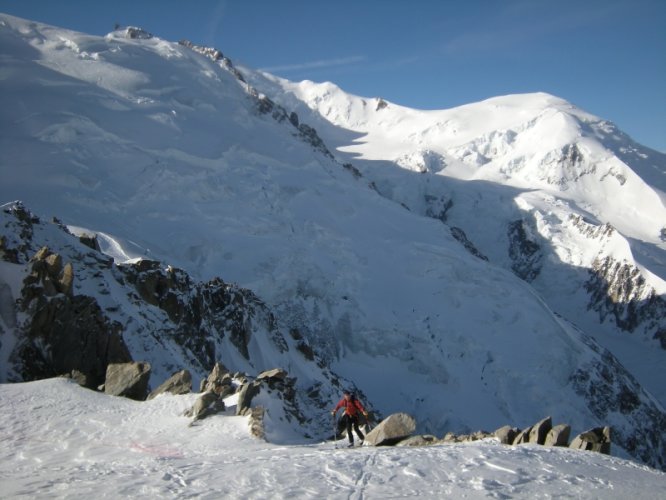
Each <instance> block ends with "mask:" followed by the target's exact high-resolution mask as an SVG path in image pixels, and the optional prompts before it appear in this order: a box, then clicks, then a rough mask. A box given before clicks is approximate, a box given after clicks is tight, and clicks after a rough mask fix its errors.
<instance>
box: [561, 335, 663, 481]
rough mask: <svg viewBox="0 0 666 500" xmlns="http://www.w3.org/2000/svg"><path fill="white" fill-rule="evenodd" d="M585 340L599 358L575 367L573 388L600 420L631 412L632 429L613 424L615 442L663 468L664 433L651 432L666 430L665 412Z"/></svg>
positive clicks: (604, 353)
mask: <svg viewBox="0 0 666 500" xmlns="http://www.w3.org/2000/svg"><path fill="white" fill-rule="evenodd" d="M584 340H585V342H586V343H587V344H588V347H590V349H592V350H593V351H596V352H598V353H599V354H600V355H601V361H600V362H598V361H595V358H591V359H590V361H589V362H588V363H586V364H583V365H582V366H580V367H579V368H578V370H577V371H576V372H575V373H574V374H573V375H572V377H571V384H572V386H573V388H574V390H575V391H576V392H578V393H579V394H581V395H584V396H585V398H586V399H587V401H588V404H589V407H590V410H591V411H592V412H593V413H594V415H595V416H596V417H597V418H598V419H599V421H602V422H603V421H604V420H607V419H609V418H612V417H613V415H614V414H624V415H631V417H632V419H631V420H632V422H633V426H632V427H631V428H627V427H622V426H614V429H613V438H614V441H615V442H616V443H617V444H619V445H620V446H621V447H622V448H624V449H625V450H627V452H629V453H631V454H632V455H633V456H634V457H637V458H640V459H641V460H643V461H644V462H645V463H647V464H650V465H652V466H653V467H656V468H659V469H661V470H664V469H666V433H663V432H656V433H655V432H654V430H655V429H666V414H665V413H664V412H663V410H662V409H661V408H660V407H659V406H657V404H656V403H655V401H654V399H653V398H652V396H650V395H648V394H647V393H645V391H643V390H642V389H641V388H640V386H639V385H638V383H637V382H636V380H635V379H634V377H632V376H631V374H630V373H628V372H627V371H626V370H625V369H624V367H623V366H622V365H621V364H620V362H619V361H618V360H617V359H616V358H615V357H614V356H613V355H612V354H611V353H610V352H608V351H607V350H605V349H602V348H601V347H600V346H599V345H598V344H596V342H594V341H593V340H592V339H589V338H584ZM637 436H644V438H641V439H637Z"/></svg>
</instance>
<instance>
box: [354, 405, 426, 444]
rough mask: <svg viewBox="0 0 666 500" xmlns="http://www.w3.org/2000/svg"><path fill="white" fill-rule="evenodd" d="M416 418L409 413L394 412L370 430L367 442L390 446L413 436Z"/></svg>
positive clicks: (366, 438)
mask: <svg viewBox="0 0 666 500" xmlns="http://www.w3.org/2000/svg"><path fill="white" fill-rule="evenodd" d="M415 430H416V420H414V417H412V416H411V415H408V414H407V413H394V414H393V415H390V416H388V417H387V418H385V419H384V420H382V421H381V422H380V423H379V424H378V425H377V427H375V428H374V429H372V430H371V431H370V432H368V434H367V436H365V442H366V443H368V444H370V445H373V446H390V445H394V444H396V443H398V442H399V441H402V440H403V439H405V438H407V437H409V436H411V434H412V433H413V432H414V431H415Z"/></svg>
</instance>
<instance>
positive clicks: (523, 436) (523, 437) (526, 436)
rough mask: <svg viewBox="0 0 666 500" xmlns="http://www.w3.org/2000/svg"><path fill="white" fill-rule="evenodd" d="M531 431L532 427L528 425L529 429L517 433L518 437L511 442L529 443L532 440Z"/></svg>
mask: <svg viewBox="0 0 666 500" xmlns="http://www.w3.org/2000/svg"><path fill="white" fill-rule="evenodd" d="M530 432H532V428H531V427H528V428H527V429H523V430H522V431H520V432H519V433H518V434H516V438H515V439H514V440H513V443H511V444H524V443H529V442H530Z"/></svg>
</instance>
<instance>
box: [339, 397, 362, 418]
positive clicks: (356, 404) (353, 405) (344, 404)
mask: <svg viewBox="0 0 666 500" xmlns="http://www.w3.org/2000/svg"><path fill="white" fill-rule="evenodd" d="M340 408H344V409H345V411H344V413H345V415H349V416H350V417H353V416H354V415H356V414H357V413H358V412H359V411H360V412H361V413H365V408H363V405H362V404H361V402H360V401H359V400H358V399H356V398H354V399H350V400H349V401H347V400H346V399H345V398H342V399H341V400H340V402H339V403H338V404H337V405H336V406H335V410H333V412H334V413H337V412H338V410H339V409H340Z"/></svg>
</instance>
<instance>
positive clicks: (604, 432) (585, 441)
mask: <svg viewBox="0 0 666 500" xmlns="http://www.w3.org/2000/svg"><path fill="white" fill-rule="evenodd" d="M610 432H611V430H610V427H595V428H594V429H590V430H589V431H585V432H583V433H582V434H579V435H578V436H576V437H575V438H574V439H573V441H571V444H570V445H569V448H575V449H578V450H588V451H598V452H599V453H604V454H605V455H610V451H611V438H610Z"/></svg>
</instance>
